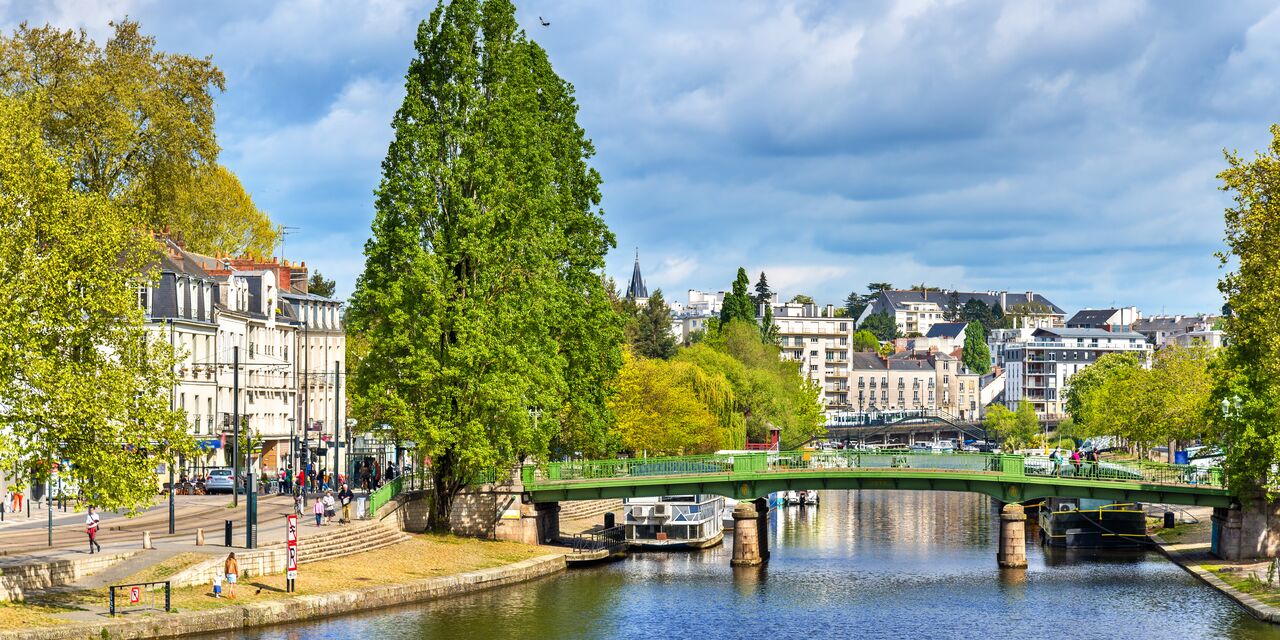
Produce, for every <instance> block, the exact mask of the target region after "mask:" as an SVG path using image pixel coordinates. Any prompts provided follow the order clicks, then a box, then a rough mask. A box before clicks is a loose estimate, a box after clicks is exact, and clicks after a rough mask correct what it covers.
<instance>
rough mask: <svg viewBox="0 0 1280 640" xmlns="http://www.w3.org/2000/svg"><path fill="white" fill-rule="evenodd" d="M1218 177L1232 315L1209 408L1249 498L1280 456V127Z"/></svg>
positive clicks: (1238, 485)
mask: <svg viewBox="0 0 1280 640" xmlns="http://www.w3.org/2000/svg"><path fill="white" fill-rule="evenodd" d="M1226 160H1227V165H1228V166H1227V168H1226V170H1224V171H1223V172H1222V173H1219V174H1218V178H1219V179H1220V180H1222V187H1221V188H1222V190H1223V191H1226V192H1227V193H1229V194H1231V199H1232V203H1231V206H1229V207H1227V209H1226V216H1225V218H1226V244H1227V247H1226V250H1225V251H1221V252H1219V253H1218V257H1219V259H1220V260H1221V261H1222V265H1223V266H1227V265H1232V264H1234V265H1235V267H1236V268H1235V270H1234V271H1230V272H1228V273H1227V274H1226V275H1224V276H1223V277H1222V279H1221V280H1219V281H1218V290H1219V291H1221V292H1222V294H1223V296H1225V297H1226V306H1227V307H1228V308H1229V309H1230V311H1231V313H1230V315H1228V316H1227V317H1226V318H1225V319H1224V321H1223V322H1224V324H1225V326H1226V330H1225V333H1226V346H1225V347H1223V349H1222V355H1221V358H1220V360H1219V362H1218V363H1217V364H1216V365H1215V367H1214V374H1215V375H1214V385H1213V393H1212V403H1213V406H1214V407H1215V408H1219V407H1221V409H1218V410H1215V411H1213V412H1211V417H1212V420H1213V422H1214V424H1215V427H1216V431H1217V432H1218V437H1217V440H1218V441H1219V442H1220V443H1221V444H1222V447H1223V451H1224V453H1225V461H1224V463H1225V465H1226V467H1227V471H1228V474H1227V480H1228V482H1229V483H1230V485H1231V488H1232V490H1233V491H1234V492H1235V493H1236V494H1237V495H1240V496H1242V497H1243V496H1245V495H1247V494H1251V493H1253V492H1255V491H1258V490H1259V489H1260V488H1264V489H1266V490H1267V491H1268V492H1269V493H1271V494H1272V495H1273V496H1274V494H1275V493H1276V492H1277V490H1276V488H1275V487H1274V486H1265V485H1264V482H1265V481H1264V479H1265V478H1269V477H1272V475H1273V472H1272V471H1271V469H1272V465H1274V464H1275V462H1276V460H1278V459H1280V341H1277V339H1276V336H1277V333H1276V328H1277V327H1280V304H1276V292H1277V291H1280V244H1278V243H1276V242H1275V239H1276V238H1278V237H1280V204H1278V203H1280V125H1272V126H1271V143H1270V145H1268V148H1267V150H1266V151H1264V152H1262V153H1258V154H1257V155H1255V156H1254V157H1253V158H1245V157H1242V156H1241V155H1240V154H1239V153H1236V152H1227V153H1226Z"/></svg>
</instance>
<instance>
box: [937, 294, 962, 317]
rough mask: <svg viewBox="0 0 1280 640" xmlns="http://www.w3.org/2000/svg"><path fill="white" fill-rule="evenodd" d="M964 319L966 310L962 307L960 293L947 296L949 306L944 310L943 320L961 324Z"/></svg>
mask: <svg viewBox="0 0 1280 640" xmlns="http://www.w3.org/2000/svg"><path fill="white" fill-rule="evenodd" d="M963 317H964V308H963V307H962V306H960V292H958V291H954V290H953V291H952V292H951V293H949V294H947V306H946V307H945V308H944V309H943V310H942V319H943V320H946V321H947V322H960V320H961V319H962V318H963Z"/></svg>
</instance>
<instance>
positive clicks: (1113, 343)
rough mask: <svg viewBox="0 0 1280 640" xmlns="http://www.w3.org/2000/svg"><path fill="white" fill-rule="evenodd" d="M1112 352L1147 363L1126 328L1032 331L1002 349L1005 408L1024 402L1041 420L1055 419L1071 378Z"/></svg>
mask: <svg viewBox="0 0 1280 640" xmlns="http://www.w3.org/2000/svg"><path fill="white" fill-rule="evenodd" d="M1117 352H1129V353H1134V354H1136V355H1137V356H1138V357H1139V358H1140V359H1141V360H1142V361H1143V362H1148V361H1149V360H1150V357H1151V344H1150V343H1148V342H1147V340H1146V337H1145V336H1143V335H1142V334H1140V333H1137V332H1134V331H1130V330H1128V329H1122V330H1119V331H1107V330H1105V329H1096V328H1082V329H1067V328H1060V329H1044V328H1042V329H1036V330H1034V331H1032V332H1031V335H1030V336H1029V337H1028V339H1026V340H1022V341H1019V342H1009V343H1006V344H1005V345H1004V355H1003V358H1004V363H1005V372H1006V375H1005V404H1006V405H1008V406H1009V407H1010V408H1012V409H1017V407H1018V405H1019V404H1020V403H1022V402H1030V403H1031V404H1032V406H1034V407H1035V410H1036V413H1037V414H1039V415H1040V416H1041V417H1043V418H1057V417H1061V416H1062V415H1063V414H1064V413H1065V412H1064V409H1063V406H1064V404H1065V402H1066V397H1065V395H1066V391H1067V389H1068V388H1069V387H1070V381H1071V376H1073V375H1075V374H1076V373H1077V372H1079V371H1080V370H1081V369H1084V368H1086V367H1088V366H1090V365H1092V364H1093V363H1095V362H1097V361H1098V358H1100V357H1102V356H1104V355H1106V354H1108V353H1117Z"/></svg>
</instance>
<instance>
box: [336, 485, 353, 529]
mask: <svg viewBox="0 0 1280 640" xmlns="http://www.w3.org/2000/svg"><path fill="white" fill-rule="evenodd" d="M355 497H356V496H355V494H354V493H352V492H351V490H350V489H348V488H347V485H346V484H343V485H342V490H341V491H339V492H338V501H339V502H341V503H342V519H341V520H339V521H338V524H347V523H349V522H351V501H352V500H354V499H355Z"/></svg>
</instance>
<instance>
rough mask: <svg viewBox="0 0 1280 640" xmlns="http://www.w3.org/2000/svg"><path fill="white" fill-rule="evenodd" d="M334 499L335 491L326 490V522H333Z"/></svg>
mask: <svg viewBox="0 0 1280 640" xmlns="http://www.w3.org/2000/svg"><path fill="white" fill-rule="evenodd" d="M333 512H334V501H333V491H326V492H324V523H325V524H333Z"/></svg>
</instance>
